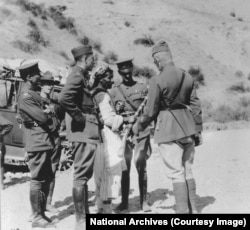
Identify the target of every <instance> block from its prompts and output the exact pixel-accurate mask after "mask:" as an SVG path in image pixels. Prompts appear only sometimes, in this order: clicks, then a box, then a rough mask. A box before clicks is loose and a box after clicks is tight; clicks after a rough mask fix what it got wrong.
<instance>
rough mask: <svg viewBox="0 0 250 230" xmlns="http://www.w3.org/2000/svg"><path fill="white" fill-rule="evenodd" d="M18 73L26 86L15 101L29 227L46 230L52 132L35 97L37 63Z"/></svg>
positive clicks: (50, 122) (37, 73)
mask: <svg viewBox="0 0 250 230" xmlns="http://www.w3.org/2000/svg"><path fill="white" fill-rule="evenodd" d="M19 71H20V76H21V77H22V78H23V80H24V82H25V83H24V84H25V85H26V87H25V90H24V91H23V92H22V94H21V95H20V96H19V99H18V111H19V114H20V116H21V118H22V121H23V125H24V127H25V149H26V151H27V153H28V157H29V169H30V174H31V182H30V202H31V207H32V211H33V220H32V227H34V228H35V227H40V228H47V227H52V226H53V224H52V223H50V222H51V220H50V219H49V218H48V217H46V216H45V214H44V211H45V205H46V194H47V193H48V188H49V183H50V180H51V178H52V169H51V158H50V156H51V154H52V151H53V148H54V145H53V142H52V139H51V136H50V135H51V132H53V131H54V130H53V127H50V124H52V120H51V118H50V116H49V115H48V114H47V113H46V112H44V111H43V102H42V98H41V96H40V94H39V90H40V86H39V84H40V79H41V74H40V70H39V67H38V63H32V64H27V65H23V66H21V67H20V68H19Z"/></svg>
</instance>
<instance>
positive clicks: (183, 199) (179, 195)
mask: <svg viewBox="0 0 250 230" xmlns="http://www.w3.org/2000/svg"><path fill="white" fill-rule="evenodd" d="M173 190H174V196H175V203H176V213H189V208H188V190H187V184H186V182H178V183H173Z"/></svg>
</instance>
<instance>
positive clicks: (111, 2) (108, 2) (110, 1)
mask: <svg viewBox="0 0 250 230" xmlns="http://www.w3.org/2000/svg"><path fill="white" fill-rule="evenodd" d="M103 3H105V4H111V5H113V4H114V2H113V1H112V0H105V1H103Z"/></svg>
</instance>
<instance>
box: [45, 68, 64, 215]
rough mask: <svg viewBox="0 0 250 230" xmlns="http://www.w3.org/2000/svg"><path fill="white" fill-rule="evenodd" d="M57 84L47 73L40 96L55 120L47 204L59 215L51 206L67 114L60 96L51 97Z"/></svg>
mask: <svg viewBox="0 0 250 230" xmlns="http://www.w3.org/2000/svg"><path fill="white" fill-rule="evenodd" d="M55 84H56V81H55V80H54V77H53V76H52V73H51V72H49V71H47V72H46V73H45V74H44V75H43V76H42V78H41V93H40V95H41V97H42V99H43V108H44V111H47V113H48V114H50V116H51V118H52V120H53V124H52V125H53V126H54V127H55V131H54V132H53V133H52V135H51V137H52V139H53V144H54V146H55V147H54V149H53V153H52V155H51V163H52V172H53V177H52V178H51V182H50V185H49V193H48V194H47V195H48V196H47V203H46V211H49V212H51V213H53V214H56V213H58V210H57V209H56V208H55V207H54V206H53V205H51V202H52V196H53V192H54V188H55V174H56V171H57V169H58V166H59V161H60V157H61V139H60V136H59V130H60V127H61V122H62V120H63V119H64V117H65V112H64V110H63V109H62V107H61V105H60V104H59V102H58V94H56V93H54V94H53V95H51V92H52V89H53V87H54V85H55Z"/></svg>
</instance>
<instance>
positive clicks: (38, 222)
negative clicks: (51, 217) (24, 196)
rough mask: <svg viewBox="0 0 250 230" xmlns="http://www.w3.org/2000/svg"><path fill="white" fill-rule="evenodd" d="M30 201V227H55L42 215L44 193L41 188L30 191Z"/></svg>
mask: <svg viewBox="0 0 250 230" xmlns="http://www.w3.org/2000/svg"><path fill="white" fill-rule="evenodd" d="M30 202H31V206H32V210H33V220H32V224H31V226H32V228H51V227H55V226H54V225H53V224H51V223H49V222H48V221H47V220H46V219H45V218H44V216H43V210H42V209H43V205H44V204H43V202H44V194H43V192H42V191H41V190H31V191H30Z"/></svg>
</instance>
